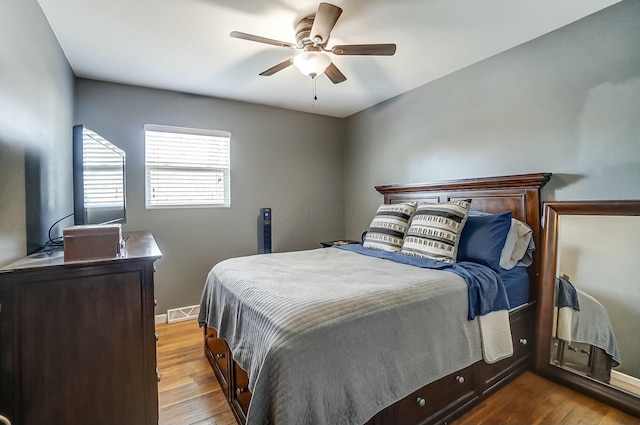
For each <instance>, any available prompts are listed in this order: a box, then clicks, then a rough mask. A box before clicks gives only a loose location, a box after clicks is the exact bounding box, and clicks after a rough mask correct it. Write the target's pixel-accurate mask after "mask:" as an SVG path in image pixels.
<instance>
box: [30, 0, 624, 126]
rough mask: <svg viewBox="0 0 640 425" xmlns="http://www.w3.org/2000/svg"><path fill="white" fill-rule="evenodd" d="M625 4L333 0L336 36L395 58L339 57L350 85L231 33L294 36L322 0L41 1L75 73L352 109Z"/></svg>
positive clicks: (321, 109) (341, 111)
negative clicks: (385, 47)
mask: <svg viewBox="0 0 640 425" xmlns="http://www.w3.org/2000/svg"><path fill="white" fill-rule="evenodd" d="M618 1H619V0H526V1H524V0H395V1H391V0H333V1H330V2H331V3H332V4H335V5H337V6H340V7H342V8H343V9H344V11H343V13H342V16H341V17H340V19H339V20H338V22H337V24H336V26H335V27H334V29H333V31H332V33H331V39H330V40H329V44H328V46H329V47H330V46H333V45H335V44H367V43H396V44H397V46H398V47H397V52H396V54H395V56H391V57H388V56H387V57H373V56H334V55H332V58H333V62H334V63H335V64H336V66H337V67H338V68H339V69H340V70H341V71H342V73H343V74H344V75H345V76H346V77H347V81H345V82H343V83H340V84H336V85H334V84H332V83H331V82H330V81H329V80H328V79H327V77H326V76H324V75H322V76H320V77H318V78H317V80H316V83H317V96H318V100H317V101H316V102H315V103H314V101H313V89H312V82H311V80H310V78H308V77H305V76H303V75H302V74H301V73H300V72H299V71H298V70H297V69H296V68H295V67H293V66H290V67H288V68H286V69H284V70H283V71H280V72H278V73H276V74H274V75H273V76H270V77H260V76H258V74H259V73H260V72H262V71H264V70H266V69H267V68H269V67H271V66H272V65H275V64H276V63H279V62H281V61H283V60H285V59H287V58H289V57H291V56H292V54H295V53H296V52H298V51H292V50H289V49H284V48H278V47H275V46H270V45H267V44H262V43H256V42H250V41H246V40H239V39H235V38H231V37H229V33H230V32H231V31H234V30H236V31H241V32H246V33H250V34H255V35H260V36H263V37H267V38H273V39H277V40H281V41H287V42H291V43H295V36H294V26H295V24H296V23H297V22H298V21H299V20H300V19H301V18H303V17H305V16H308V15H311V14H313V13H315V11H316V10H317V7H318V3H319V2H318V1H316V0H38V2H39V3H40V6H41V7H42V10H43V11H44V14H45V15H46V17H47V19H48V20H49V23H50V25H51V28H52V29H53V31H54V33H55V35H56V37H57V38H58V41H59V43H60V45H61V46H62V50H63V51H64V53H65V55H66V57H67V59H68V61H69V63H70V65H71V68H72V69H73V72H74V73H75V75H76V76H78V77H83V78H89V79H96V80H104V81H112V82H118V83H125V84H133V85H140V86H146V87H153V88H160V89H168V90H175V91H181V92H186V93H194V94H201V95H207V96H215V97H220V98H226V99H235V100H240V101H246V102H252V103H258V104H264V105H272V106H278V107H283V108H287V109H293V110H298V111H306V112H312V113H316V114H322V115H329V116H335V117H346V116H349V115H352V114H354V113H356V112H359V111H361V110H363V109H366V108H368V107H370V106H373V105H375V104H377V103H379V102H382V101H384V100H387V99H389V98H392V97H394V96H397V95H399V94H401V93H404V92H406V91H409V90H411V89H413V88H415V87H418V86H421V85H423V84H425V83H428V82H430V81H433V80H435V79H437V78H440V77H442V76H444V75H447V74H449V73H452V72H455V71H457V70H459V69H461V68H464V67H466V66H469V65H471V64H473V63H476V62H478V61H481V60H483V59H485V58H488V57H490V56H493V55H495V54H497V53H500V52H502V51H505V50H507V49H510V48H512V47H515V46H517V45H519V44H522V43H524V42H526V41H529V40H531V39H534V38H536V37H539V36H541V35H543V34H546V33H548V32H550V31H553V30H555V29H557V28H560V27H562V26H564V25H567V24H569V23H571V22H574V21H576V20H578V19H580V18H583V17H585V16H587V15H589V14H592V13H594V12H597V11H598V10H601V9H603V8H605V7H608V6H610V5H612V4H615V3H617V2H618Z"/></svg>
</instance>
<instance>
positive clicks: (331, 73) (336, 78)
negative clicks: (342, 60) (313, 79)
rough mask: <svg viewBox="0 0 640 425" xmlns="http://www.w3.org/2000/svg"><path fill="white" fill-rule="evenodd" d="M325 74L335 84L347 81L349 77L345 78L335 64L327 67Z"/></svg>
mask: <svg viewBox="0 0 640 425" xmlns="http://www.w3.org/2000/svg"><path fill="white" fill-rule="evenodd" d="M324 73H325V75H326V76H327V77H328V78H329V79H330V80H331V82H332V83H333V84H339V83H341V82H343V81H346V80H347V77H345V76H344V74H343V73H342V72H340V70H339V69H338V67H337V66H335V65H334V64H333V63H331V64H330V65H329V66H328V67H327V69H325V71H324Z"/></svg>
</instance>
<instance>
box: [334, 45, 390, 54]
mask: <svg viewBox="0 0 640 425" xmlns="http://www.w3.org/2000/svg"><path fill="white" fill-rule="evenodd" d="M331 53H333V54H334V55H372V56H393V54H395V53H396V45H395V44H344V45H341V46H333V47H332V48H331Z"/></svg>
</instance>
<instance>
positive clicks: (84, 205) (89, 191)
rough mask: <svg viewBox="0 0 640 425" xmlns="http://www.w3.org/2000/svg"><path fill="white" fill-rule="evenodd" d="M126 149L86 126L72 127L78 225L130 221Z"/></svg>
mask: <svg viewBox="0 0 640 425" xmlns="http://www.w3.org/2000/svg"><path fill="white" fill-rule="evenodd" d="M125 164H126V155H125V152H124V151H123V150H122V149H120V148H118V147H117V146H116V145H114V144H113V143H111V142H109V141H108V140H106V139H105V138H104V137H102V136H100V135H99V134H97V133H96V132H95V131H92V130H90V129H88V128H87V127H85V126H84V125H76V126H74V127H73V216H74V223H75V224H76V225H85V224H112V223H121V224H124V223H126V221H127V208H126V178H125Z"/></svg>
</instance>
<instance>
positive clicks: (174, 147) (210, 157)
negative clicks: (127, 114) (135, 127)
mask: <svg viewBox="0 0 640 425" xmlns="http://www.w3.org/2000/svg"><path fill="white" fill-rule="evenodd" d="M144 132H145V150H146V153H145V178H146V191H145V192H146V194H145V199H146V206H147V208H176V207H207V206H221V207H228V206H230V205H231V200H230V190H229V180H230V176H229V174H230V173H229V168H230V141H231V133H229V132H227V131H215V130H201V129H193V128H180V127H166V126H159V125H150V124H147V125H145V126H144Z"/></svg>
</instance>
